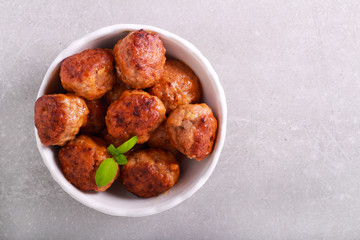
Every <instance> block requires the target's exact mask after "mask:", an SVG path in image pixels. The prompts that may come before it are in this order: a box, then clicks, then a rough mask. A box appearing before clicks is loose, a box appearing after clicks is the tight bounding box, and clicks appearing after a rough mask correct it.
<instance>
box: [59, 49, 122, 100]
mask: <svg viewBox="0 0 360 240" xmlns="http://www.w3.org/2000/svg"><path fill="white" fill-rule="evenodd" d="M113 63H114V58H113V56H112V54H111V52H109V51H108V50H105V49H100V48H98V49H88V50H85V51H82V52H81V53H78V54H75V55H72V56H70V57H68V58H66V59H65V60H64V61H63V62H62V63H61V67H60V79H61V84H62V86H63V87H64V88H65V89H66V90H68V91H70V92H75V94H76V95H78V96H81V97H84V98H86V99H88V100H95V99H98V98H101V97H102V96H103V95H104V94H105V93H106V92H107V91H109V90H110V89H111V88H112V86H113V84H114V82H115V79H116V77H115V74H114V65H113Z"/></svg>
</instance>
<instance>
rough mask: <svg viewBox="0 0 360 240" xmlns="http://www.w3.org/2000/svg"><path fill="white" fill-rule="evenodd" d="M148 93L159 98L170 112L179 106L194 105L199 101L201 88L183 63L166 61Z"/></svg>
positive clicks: (192, 73) (194, 76) (195, 77)
mask: <svg viewBox="0 0 360 240" xmlns="http://www.w3.org/2000/svg"><path fill="white" fill-rule="evenodd" d="M149 93H150V94H152V95H155V96H157V97H159V98H160V100H161V101H162V102H163V103H164V105H165V107H166V111H167V112H170V111H172V110H174V109H175V108H177V107H178V106H179V105H183V104H188V103H196V102H198V101H199V100H200V96H201V86H200V82H199V79H198V77H197V76H196V75H195V73H194V72H193V71H192V70H191V69H190V68H189V67H188V66H187V65H185V64H184V63H183V62H181V61H178V60H172V59H168V60H166V63H165V70H164V73H163V75H162V77H161V78H160V80H159V81H158V82H156V83H155V84H154V85H153V86H152V87H151V88H150V90H149Z"/></svg>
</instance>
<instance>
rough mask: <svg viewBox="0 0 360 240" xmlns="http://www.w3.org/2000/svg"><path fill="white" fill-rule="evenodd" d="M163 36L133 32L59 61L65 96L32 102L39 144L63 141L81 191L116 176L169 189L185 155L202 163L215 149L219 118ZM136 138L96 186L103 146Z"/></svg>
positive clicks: (151, 188) (147, 189)
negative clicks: (123, 162)
mask: <svg viewBox="0 0 360 240" xmlns="http://www.w3.org/2000/svg"><path fill="white" fill-rule="evenodd" d="M165 52H166V50H165V48H164V45H163V43H162V41H161V39H160V37H159V36H158V35H157V34H156V33H154V32H151V31H147V30H138V31H134V32H131V33H129V34H128V35H127V36H126V37H125V38H123V39H120V40H119V41H118V42H117V43H116V45H115V47H114V48H113V49H100V48H98V49H88V50H84V51H82V52H80V53H77V54H75V55H72V56H70V57H68V58H66V59H64V60H63V61H62V63H61V67H60V80H61V85H62V87H63V88H64V89H65V90H66V91H67V93H65V94H60V93H58V94H48V95H44V96H42V97H40V98H39V99H37V101H36V103H35V126H36V128H37V131H38V135H39V138H40V140H41V142H42V143H43V144H44V145H46V146H49V145H58V146H61V148H60V150H59V153H58V157H59V163H60V166H61V169H62V172H63V173H64V176H65V177H66V179H67V180H68V181H69V182H70V183H72V184H73V185H74V186H76V187H77V188H78V189H80V190H82V191H105V190H106V189H108V188H109V187H110V186H111V184H112V183H113V182H114V181H115V180H116V179H117V178H118V177H120V178H121V181H122V183H123V184H124V185H125V187H126V189H127V190H129V191H130V192H132V193H134V194H135V195H137V196H139V197H152V196H156V195H159V194H160V193H163V192H165V191H167V190H169V189H170V188H171V187H172V186H173V185H174V184H175V183H176V182H177V181H178V178H179V174H180V166H179V161H180V160H181V159H182V158H183V157H184V156H185V155H186V156H187V157H188V158H190V159H196V160H198V161H201V160H202V159H204V158H205V157H206V156H207V155H209V154H210V153H211V151H212V148H213V145H214V141H215V135H216V131H217V120H216V118H215V117H214V115H213V113H212V110H211V109H210V108H209V107H208V106H207V105H206V104H205V103H198V102H199V101H200V100H201V93H202V90H201V84H200V81H199V79H198V77H197V76H196V75H195V73H194V72H193V71H192V70H191V69H190V68H189V67H188V66H187V65H186V64H184V63H183V62H181V61H179V60H176V59H171V58H166V56H165ZM133 136H138V141H137V144H136V145H135V147H134V148H133V149H132V150H131V151H129V152H128V153H126V157H127V159H128V163H127V164H126V165H124V166H122V168H121V169H120V166H117V168H118V169H117V174H116V176H115V178H114V179H113V180H112V181H111V182H110V183H109V184H108V185H106V186H103V187H98V186H97V185H96V182H95V174H96V170H97V168H98V167H99V165H100V164H101V162H102V161H104V160H105V159H107V158H110V157H111V155H110V154H109V153H108V152H107V146H109V144H113V145H114V146H115V147H117V146H119V145H121V144H122V143H124V142H125V141H127V140H128V139H129V138H131V137H133Z"/></svg>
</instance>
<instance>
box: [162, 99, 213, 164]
mask: <svg viewBox="0 0 360 240" xmlns="http://www.w3.org/2000/svg"><path fill="white" fill-rule="evenodd" d="M166 128H167V130H168V133H169V136H170V141H171V143H172V144H173V145H174V146H175V147H176V148H177V150H179V151H180V152H182V153H183V154H185V155H187V156H188V157H189V158H194V159H196V160H198V161H201V160H202V159H204V158H205V157H206V156H207V155H209V154H210V152H211V151H212V148H213V145H214V141H215V135H216V130H217V121H216V119H215V117H214V115H213V113H212V111H211V109H210V108H209V107H208V106H207V105H206V104H205V103H201V104H187V105H180V106H179V107H178V108H177V109H175V110H174V111H173V112H171V114H170V116H169V117H168V119H167V121H166Z"/></svg>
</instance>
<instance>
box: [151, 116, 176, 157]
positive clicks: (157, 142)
mask: <svg viewBox="0 0 360 240" xmlns="http://www.w3.org/2000/svg"><path fill="white" fill-rule="evenodd" d="M147 143H148V144H149V146H150V147H152V148H161V149H163V150H165V151H169V152H171V153H172V154H174V155H175V156H177V155H179V152H178V150H177V149H176V147H174V146H173V145H172V144H171V141H170V137H169V134H168V131H167V129H166V127H165V122H163V123H162V124H161V125H160V126H159V127H158V128H157V129H156V130H155V131H154V132H153V133H152V134H151V136H150V138H149V141H148V142H147Z"/></svg>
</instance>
